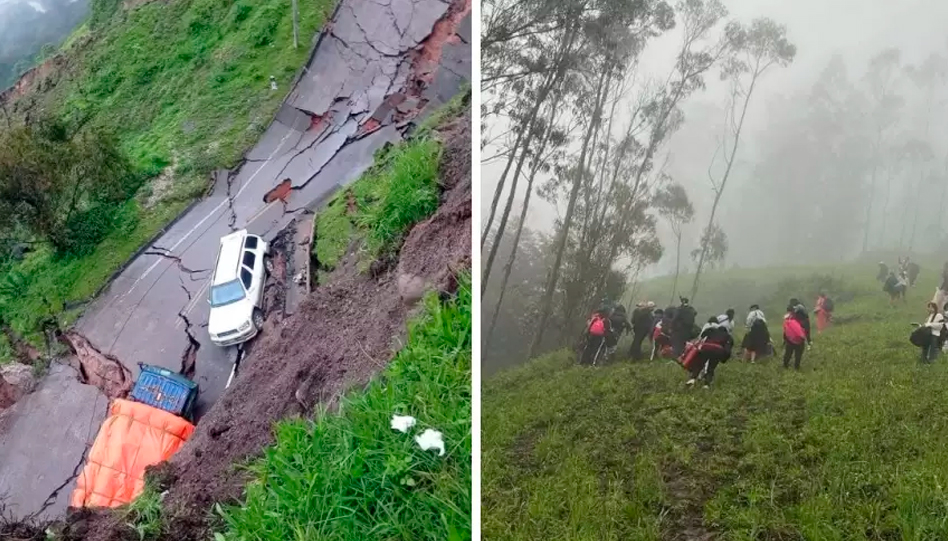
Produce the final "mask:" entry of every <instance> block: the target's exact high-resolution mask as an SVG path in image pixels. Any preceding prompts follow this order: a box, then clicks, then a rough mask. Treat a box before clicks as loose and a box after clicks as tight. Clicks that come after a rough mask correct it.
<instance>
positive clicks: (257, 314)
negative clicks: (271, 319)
mask: <svg viewBox="0 0 948 541" xmlns="http://www.w3.org/2000/svg"><path fill="white" fill-rule="evenodd" d="M253 326H254V327H256V328H257V331H260V330H262V329H263V311H262V310H260V309H259V308H254V310H253Z"/></svg>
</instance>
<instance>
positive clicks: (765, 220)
mask: <svg viewBox="0 0 948 541" xmlns="http://www.w3.org/2000/svg"><path fill="white" fill-rule="evenodd" d="M724 3H725V5H726V7H727V9H728V11H729V12H730V15H729V16H730V18H735V19H738V20H741V21H748V20H751V19H753V18H755V17H760V16H766V17H771V18H773V19H774V20H775V21H777V22H779V23H782V24H784V25H786V26H787V30H788V31H787V35H788V38H789V39H790V41H792V42H793V43H794V44H795V45H796V46H797V56H796V58H795V59H794V61H793V63H792V64H791V65H790V66H789V67H787V68H785V69H781V70H777V71H774V72H772V73H770V74H768V75H767V76H766V78H765V80H763V81H762V83H761V86H760V88H759V89H758V90H757V93H756V95H755V97H754V99H753V101H752V103H751V104H750V107H749V110H748V114H747V122H746V127H745V135H744V136H743V137H742V141H741V148H740V150H739V156H738V160H737V163H736V164H735V167H734V170H733V172H732V179H731V180H730V182H729V185H728V189H727V193H726V194H725V195H724V196H723V197H722V202H721V208H720V210H719V214H720V223H721V227H722V228H723V229H724V231H725V232H726V233H727V235H728V237H729V240H730V242H729V245H730V250H729V254H728V257H727V263H728V264H737V265H741V266H758V265H772V264H780V263H786V262H787V258H786V257H785V256H784V254H783V253H782V250H781V249H780V247H779V245H778V243H777V242H775V236H780V235H783V234H784V233H783V232H782V231H783V230H786V229H787V228H791V227H795V225H794V224H792V223H791V222H789V221H788V220H787V218H789V217H790V216H792V210H793V208H792V206H790V205H780V204H779V203H780V201H779V200H776V201H775V200H772V199H773V198H770V197H767V195H766V194H761V191H762V190H764V191H766V188H765V186H764V185H762V183H761V180H760V179H759V178H758V177H757V176H756V175H755V167H756V166H757V165H758V164H760V163H761V162H762V161H764V160H765V154H766V153H767V152H768V150H770V149H769V148H768V146H770V147H772V146H774V145H775V144H776V143H773V142H771V141H772V140H773V139H777V138H779V132H780V131H781V130H783V129H785V128H786V126H785V125H784V123H785V122H787V121H788V119H793V118H795V117H800V116H801V115H803V114H804V113H803V111H802V110H803V109H804V108H805V107H804V106H805V103H806V94H807V93H808V92H809V90H810V88H811V87H812V86H813V84H814V83H815V82H816V81H817V80H818V79H819V77H820V74H821V72H822V71H823V69H824V68H826V66H827V64H828V63H829V62H830V60H831V59H832V58H833V57H834V56H835V55H838V56H839V57H840V58H841V59H842V60H843V62H844V63H845V66H846V68H847V70H848V74H849V77H850V80H851V81H852V82H853V84H857V85H858V84H860V82H861V81H860V80H861V79H862V77H863V75H864V73H865V71H866V70H867V64H868V62H869V60H870V59H871V57H872V56H874V55H875V54H877V53H879V52H880V51H882V50H885V49H887V48H897V49H899V50H900V51H901V63H902V64H903V65H917V64H920V63H922V62H923V61H924V60H925V59H926V57H927V56H928V55H929V54H931V53H941V54H944V55H945V56H948V35H946V34H945V32H944V25H943V22H944V21H945V20H948V3H944V2H937V1H934V0H910V1H906V2H883V1H874V2H861V1H858V0H842V1H841V0H835V1H832V2H822V1H819V0H801V1H797V2H786V1H782V0H726V1H725V2H724ZM679 36H680V33H679V32H677V31H671V32H669V33H668V34H667V35H665V36H662V37H661V38H659V39H657V40H654V41H653V42H652V43H651V44H650V45H649V46H648V48H647V50H646V51H645V53H644V54H643V57H644V58H645V60H644V61H643V62H642V66H641V68H640V71H641V72H642V73H645V74H648V75H650V76H662V75H664V74H665V73H667V71H668V70H669V67H670V66H671V62H672V61H673V59H674V55H675V48H676V46H677V41H678V39H679ZM717 79H718V78H717V77H716V73H715V74H711V76H709V77H708V78H707V85H708V87H707V89H706V90H705V91H704V92H700V93H697V94H695V95H693V96H691V97H690V98H689V99H688V100H687V101H686V102H685V103H683V104H682V105H681V109H682V110H683V112H684V116H685V121H684V124H683V125H682V127H681V128H680V129H679V130H678V131H677V132H676V133H675V134H674V135H673V136H672V137H671V138H670V140H669V141H668V143H667V144H666V145H665V146H664V148H663V149H662V153H663V154H665V155H667V160H668V161H667V171H668V173H669V174H670V175H671V176H672V178H673V179H674V180H676V181H678V182H680V183H681V184H682V185H683V186H684V187H685V188H686V189H687V190H688V192H689V195H690V196H691V198H692V201H693V203H694V206H695V211H696V212H695V219H694V221H693V222H692V224H691V225H690V227H687V228H686V230H685V234H684V236H685V237H687V238H688V240H689V241H690V242H686V243H685V246H686V247H685V248H683V251H686V252H687V251H690V250H691V249H692V248H693V247H694V246H695V245H696V244H697V242H698V236H699V234H700V230H701V228H702V227H703V226H704V223H705V222H706V221H707V213H708V210H709V209H708V207H709V206H710V203H709V202H708V200H710V199H711V198H712V197H713V193H712V191H711V189H710V185H709V183H708V180H707V169H708V166H709V163H710V161H711V158H712V157H713V156H714V154H715V150H716V149H717V148H718V145H719V143H718V139H719V132H720V131H721V128H722V123H723V119H724V114H725V112H724V103H725V100H726V97H727V92H726V87H725V85H724V84H723V83H721V82H720V81H719V80H717ZM897 86H900V87H902V88H898V89H897V90H896V91H897V92H899V93H901V94H903V95H904V96H905V98H906V99H907V100H908V103H906V105H905V107H904V108H903V110H904V111H903V113H904V116H905V118H904V121H905V122H904V123H905V124H911V123H914V124H915V126H909V125H905V126H902V127H900V128H901V129H902V130H904V133H903V134H900V137H894V138H893V139H896V141H894V143H895V144H897V143H898V141H897V139H899V138H901V139H904V140H910V139H912V138H915V137H917V138H918V139H924V138H925V136H924V125H923V123H922V122H919V121H918V119H913V118H909V117H912V116H913V115H915V116H918V115H919V114H920V112H919V111H917V110H915V109H917V108H919V107H921V106H922V104H920V103H918V102H919V101H920V99H919V98H920V97H919V96H917V95H914V94H917V93H918V92H917V91H916V89H915V88H914V87H913V85H912V82H911V81H909V80H907V79H906V80H903V81H901V84H900V85H897ZM946 90H948V86H943V87H942V88H940V89H939V90H938V91H937V94H938V97H937V98H936V99H935V100H934V101H935V102H936V103H935V106H933V110H932V118H933V119H935V120H936V121H934V122H932V125H931V126H930V130H931V133H930V135H929V139H930V140H931V145H932V147H933V150H934V151H935V152H934V153H935V158H936V159H935V160H933V161H934V162H935V163H936V164H937V165H938V166H937V167H934V169H935V170H938V171H941V172H944V162H945V152H946V151H948V137H946V136H948V134H946V133H945V130H944V129H943V125H944V122H938V121H937V120H940V119H943V118H945V105H946V104H945V99H946V98H948V92H946ZM620 117H621V114H620ZM507 127H508V125H507V123H505V122H491V123H490V124H489V126H488V128H487V129H488V130H489V132H490V133H493V134H496V133H500V132H501V131H503V130H505V129H507ZM774 132H777V133H774ZM814 135H817V136H818V134H814ZM498 150H499V148H498V145H496V144H495V145H490V146H488V147H486V148H484V149H483V151H482V154H483V156H484V157H489V156H492V155H495V154H496V153H497V152H498ZM665 159H666V158H665V156H662V157H659V158H658V159H657V160H656V161H657V162H663V161H664V160H665ZM790 161H791V162H792V161H793V160H792V158H791V159H790ZM504 165H505V163H504V162H503V160H495V161H492V162H490V163H485V164H484V165H483V166H482V169H481V171H482V177H481V179H482V180H481V182H482V185H483V188H482V194H484V195H483V197H482V199H481V210H482V213H483V214H485V215H486V213H487V212H488V210H489V207H490V203H491V195H492V194H493V193H494V190H495V189H496V186H497V180H498V178H499V177H500V175H501V173H502V171H503V168H504ZM788 165H792V164H788ZM909 180H911V179H909V178H904V177H902V176H897V177H896V178H894V179H893V181H892V186H891V190H892V192H893V193H895V192H897V191H899V190H901V189H902V188H903V187H904V186H905V183H906V182H907V181H909ZM916 180H917V179H916ZM868 181H869V179H868V178H867V179H866V182H867V183H868ZM808 182H812V179H811V180H809V181H808ZM519 188H520V189H519V190H518V205H517V206H519V202H520V201H521V200H522V193H523V192H524V190H525V187H524V186H523V185H522V184H521V186H520V187H519ZM880 188H881V186H880ZM880 195H883V196H884V194H880ZM890 198H891V195H890ZM796 203H799V204H807V203H809V204H813V203H815V201H807V200H806V198H802V199H801V200H800V201H797V202H796ZM890 203H892V201H890ZM774 205H776V206H777V207H778V208H776V209H772V208H770V207H772V206H774ZM781 206H783V207H784V208H780V207H781ZM859 206H861V205H859ZM761 207H762V208H761ZM761 210H764V211H765V212H763V215H762V213H761ZM774 210H776V211H784V212H783V213H780V212H778V214H784V215H783V216H781V217H780V218H779V219H775V218H777V216H774V215H770V216H768V215H769V214H770V213H771V212H772V211H774ZM880 210H881V209H880ZM898 210H901V209H898ZM929 210H930V211H931V212H934V213H940V212H943V211H944V209H943V208H942V209H937V212H936V209H929ZM559 212H560V213H562V209H560V210H559ZM556 213H557V209H556V208H554V206H553V205H551V204H549V203H548V202H547V201H543V200H540V199H537V198H534V199H533V201H532V203H531V208H530V210H529V213H528V216H529V218H528V223H529V225H530V227H532V228H535V229H538V230H541V231H546V232H551V231H552V226H553V219H554V218H553V217H554V216H555V215H556ZM850 218H852V220H849V221H856V222H862V221H863V219H864V217H863V216H852V217H850ZM946 225H948V224H946ZM854 227H856V228H859V225H854ZM659 229H660V232H661V233H660V234H661V239H662V241H663V244H666V245H667V244H668V242H669V241H670V232H669V231H668V228H667V226H665V225H664V224H660V225H659ZM860 230H861V228H860ZM826 233H827V234H830V235H832V234H833V232H829V231H827V232H826ZM876 233H878V232H876ZM803 234H805V235H807V236H809V235H811V234H812V231H804V232H803ZM917 235H918V232H917ZM860 241H861V239H860ZM940 241H941V239H940V238H938V239H931V238H926V242H925V243H923V246H924V248H927V249H934V248H935V245H936V242H940ZM886 244H888V245H889V246H883V245H880V244H876V245H873V246H872V248H874V249H879V248H884V247H885V248H892V249H896V248H897V245H898V243H897V242H893V241H891V239H887V242H886ZM903 247H905V248H907V241H904V242H903ZM847 248H848V250H847V251H844V252H843V253H833V254H826V256H827V258H828V259H830V260H835V259H838V258H839V257H840V256H845V257H853V256H855V255H857V254H858V253H859V251H860V249H861V244H859V243H857V245H852V246H848V247H847ZM672 259H673V257H672V254H667V253H666V255H665V256H664V257H663V258H662V260H661V261H660V262H659V263H658V264H657V265H655V266H653V267H651V268H649V269H646V270H645V271H643V272H644V273H645V275H654V274H667V273H668V272H670V270H671V269H673V267H674V262H673V261H672ZM806 259H807V260H812V259H813V258H812V256H811V255H807V257H806Z"/></svg>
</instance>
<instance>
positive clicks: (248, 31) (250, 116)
mask: <svg viewBox="0 0 948 541" xmlns="http://www.w3.org/2000/svg"><path fill="white" fill-rule="evenodd" d="M334 5H335V4H334V2H333V1H332V0H316V1H314V2H300V7H299V9H300V14H299V21H300V23H299V24H300V39H299V47H296V48H295V47H294V45H293V29H292V13H291V8H290V3H289V2H283V1H277V0H267V1H263V2H250V1H247V0H172V1H170V2H132V1H129V2H120V1H118V0H94V1H93V2H92V5H91V16H90V19H89V20H88V22H87V23H86V24H85V25H83V27H82V28H80V29H78V30H77V31H76V32H75V33H74V34H73V36H72V37H71V38H70V39H69V40H68V42H67V44H66V46H64V47H63V49H62V50H61V51H60V52H59V53H58V54H56V55H55V56H53V57H51V58H50V59H48V60H47V61H46V62H44V63H43V64H42V65H40V66H37V67H36V68H34V69H33V70H31V71H30V72H28V73H27V74H26V75H24V77H23V78H21V79H20V80H19V82H18V83H17V85H16V86H14V87H13V88H11V89H8V90H7V91H6V92H4V93H2V94H0V105H2V106H3V110H0V114H2V113H6V114H7V115H9V121H10V122H12V123H17V122H20V121H21V120H23V119H26V118H37V117H40V116H52V117H54V118H56V119H59V120H61V121H64V122H65V123H66V125H68V126H72V127H78V126H83V127H85V128H87V129H95V130H98V131H102V132H111V133H113V134H115V135H116V136H117V139H118V144H119V146H120V150H121V151H122V153H123V154H125V155H127V156H128V157H129V158H130V159H131V162H132V164H133V166H134V167H135V169H136V170H137V171H139V172H140V174H141V175H142V176H144V177H146V178H147V179H148V180H147V181H146V182H145V183H144V185H143V186H142V188H141V189H139V191H138V193H137V194H136V196H135V197H134V198H133V199H131V200H129V201H127V202H126V203H124V204H123V205H122V206H121V208H120V209H118V210H116V211H115V213H114V222H115V223H114V224H113V225H114V227H113V228H112V231H111V232H110V233H109V234H108V235H107V236H105V238H104V240H102V241H101V242H100V243H99V244H97V245H96V246H95V248H94V249H93V250H91V253H88V254H87V255H84V256H82V257H71V258H64V257H58V256H57V254H55V253H53V251H51V250H49V249H48V247H47V246H45V245H44V244H36V245H33V246H34V250H33V251H32V252H31V253H28V254H27V255H26V257H25V258H24V259H22V260H20V259H19V258H17V257H11V256H10V255H9V254H8V253H7V251H6V250H4V251H3V252H2V254H0V283H2V282H5V281H10V280H12V282H11V283H14V284H19V285H17V287H15V288H13V290H15V292H16V295H15V298H10V299H6V300H5V301H4V303H5V304H6V305H7V306H6V309H5V312H6V313H5V321H7V322H8V323H9V324H10V325H11V327H12V328H13V329H14V330H15V331H16V332H18V333H19V334H22V335H25V336H26V337H27V338H28V339H29V340H31V341H33V342H34V343H35V344H36V345H40V343H41V338H40V336H41V335H40V332H39V326H40V322H42V321H44V320H49V319H50V318H58V319H59V323H60V325H67V324H69V323H71V321H72V320H73V319H74V318H75V317H76V315H77V313H78V312H77V311H76V310H75V308H76V307H77V306H79V305H81V304H82V303H83V302H85V301H87V300H88V299H89V298H90V297H91V296H92V295H93V294H94V293H95V292H96V291H98V290H99V288H100V287H101V286H103V284H104V283H105V282H106V281H107V279H108V278H109V276H110V275H111V274H112V273H113V272H114V271H115V270H116V269H118V268H119V267H120V266H121V265H122V264H124V263H125V262H126V261H127V260H128V259H129V257H130V256H131V255H132V254H133V253H134V252H135V251H136V250H137V249H139V247H141V246H142V245H143V244H144V243H146V241H148V240H149V239H151V238H152V237H153V236H154V235H155V234H156V233H158V232H159V231H160V230H161V229H162V228H163V227H164V226H165V225H166V224H167V223H168V222H169V221H170V220H172V219H173V218H174V217H176V216H178V215H180V213H181V212H182V211H183V210H184V209H185V208H186V207H187V206H188V205H189V204H191V203H192V202H193V201H194V200H195V199H196V198H198V197H199V196H201V195H203V194H204V193H205V192H206V191H207V189H208V187H209V186H210V173H211V172H212V171H214V170H217V169H220V168H228V167H231V166H234V165H236V164H237V163H238V162H239V161H240V160H241V156H242V154H243V152H244V151H246V150H247V149H248V148H249V147H250V145H251V144H252V143H253V142H255V141H256V140H257V139H258V137H259V136H260V134H261V133H263V131H264V130H265V129H266V127H267V125H268V124H269V123H270V121H271V120H272V118H273V116H274V114H275V112H276V110H277V108H278V107H279V105H280V103H281V101H282V99H283V98H284V96H285V95H286V93H287V92H288V90H289V88H290V85H291V83H292V81H293V79H294V78H295V76H296V74H297V73H298V72H299V71H300V70H301V66H303V65H305V63H306V60H307V57H308V55H309V54H310V52H311V50H312V46H313V39H314V38H315V37H316V36H317V35H318V32H317V31H318V30H319V29H320V28H321V27H322V26H323V25H324V23H325V21H326V20H327V18H328V17H329V16H330V14H331V13H332V11H333V9H334ZM271 77H273V82H274V83H275V84H276V87H277V88H276V89H275V90H274V89H272V88H271V79H270V78H271ZM2 129H6V122H4V121H0V130H2ZM3 233H4V235H3V237H13V238H17V236H18V235H17V234H16V232H8V231H4V232H3ZM27 240H29V239H27ZM11 277H12V278H11ZM24 277H25V278H24ZM24 280H25V281H24ZM7 350H8V348H7V344H6V340H5V339H2V338H0V361H2V360H5V359H6V358H8V357H9V354H8V351H7Z"/></svg>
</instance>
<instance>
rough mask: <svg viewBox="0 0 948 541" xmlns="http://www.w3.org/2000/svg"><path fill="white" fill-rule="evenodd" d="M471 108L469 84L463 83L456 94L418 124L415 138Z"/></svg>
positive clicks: (426, 133) (428, 132)
mask: <svg viewBox="0 0 948 541" xmlns="http://www.w3.org/2000/svg"><path fill="white" fill-rule="evenodd" d="M470 108H471V84H470V83H464V84H462V85H461V88H459V89H458V93H457V94H455V95H454V97H453V98H451V99H450V100H448V103H445V104H444V105H443V106H441V107H440V108H439V109H438V110H436V111H434V112H433V113H432V114H431V115H430V116H428V118H426V119H424V120H422V121H421V123H420V124H418V128H417V129H416V130H415V136H416V137H419V136H422V135H428V134H430V133H431V132H432V131H434V130H435V129H436V128H438V127H439V126H442V125H444V124H445V123H446V122H448V121H450V120H451V119H452V118H457V117H459V116H461V115H462V114H464V112H465V111H467V110H469V109H470Z"/></svg>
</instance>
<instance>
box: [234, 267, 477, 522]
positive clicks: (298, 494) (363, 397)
mask: <svg viewBox="0 0 948 541" xmlns="http://www.w3.org/2000/svg"><path fill="white" fill-rule="evenodd" d="M471 317H472V314H471V284H470V277H469V276H468V277H465V278H464V279H463V280H462V284H461V289H460V292H459V295H458V298H457V299H456V300H455V301H452V302H451V303H449V304H444V305H443V304H441V303H440V302H439V301H438V299H437V296H435V295H430V296H428V297H427V299H426V302H425V311H424V313H423V314H422V315H421V316H419V317H418V318H417V319H415V320H414V321H413V322H411V324H410V326H409V338H408V343H407V345H406V346H405V348H404V349H403V350H402V351H401V352H399V353H398V354H397V356H396V357H395V359H394V360H393V361H392V362H391V364H389V366H388V367H387V368H386V369H385V371H384V372H383V373H382V374H381V375H380V376H379V377H377V378H376V379H374V380H373V381H372V382H371V383H370V384H369V386H368V387H367V389H366V390H365V391H360V392H353V393H351V394H349V395H348V396H346V397H345V398H344V399H343V400H342V402H341V405H340V407H339V411H340V413H338V414H335V413H327V412H322V413H320V414H319V415H318V416H317V417H316V419H315V420H312V421H310V420H287V421H282V422H280V423H279V424H278V425H277V427H276V443H275V445H273V446H272V447H270V448H268V449H266V451H265V452H264V456H263V458H262V459H260V460H259V461H258V462H256V463H255V464H253V465H252V466H251V467H250V469H251V471H252V472H253V475H254V477H255V480H254V481H252V482H251V483H250V484H249V485H248V486H247V488H246V499H245V502H244V504H243V505H242V506H238V507H231V508H228V509H224V510H222V511H221V512H222V515H223V517H224V520H225V522H226V525H227V529H226V531H225V532H224V533H218V534H217V535H216V536H215V537H216V539H218V541H223V540H251V539H253V540H273V541H286V540H290V539H294V540H304V539H320V540H325V541H331V540H347V541H348V540H355V539H387V540H395V539H402V540H406V541H408V540H411V541H420V540H432V541H434V540H437V541H460V540H464V539H470V538H471ZM395 413H397V414H401V415H412V416H414V417H416V418H417V419H418V425H417V426H416V427H415V428H414V429H412V430H410V431H409V433H408V434H402V433H400V432H397V431H394V430H392V429H391V427H390V426H389V422H390V419H391V417H392V414H395ZM425 428H433V429H436V430H440V431H441V432H442V433H443V434H444V440H445V444H446V451H447V452H446V454H445V455H444V456H441V457H439V456H438V454H437V452H435V451H422V450H421V449H420V448H419V447H418V445H417V444H416V443H415V442H414V440H413V437H414V435H415V434H420V433H421V432H422V431H423V430H424V429H425Z"/></svg>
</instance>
